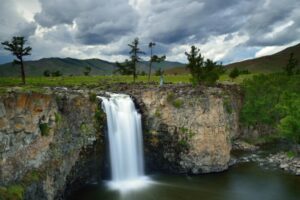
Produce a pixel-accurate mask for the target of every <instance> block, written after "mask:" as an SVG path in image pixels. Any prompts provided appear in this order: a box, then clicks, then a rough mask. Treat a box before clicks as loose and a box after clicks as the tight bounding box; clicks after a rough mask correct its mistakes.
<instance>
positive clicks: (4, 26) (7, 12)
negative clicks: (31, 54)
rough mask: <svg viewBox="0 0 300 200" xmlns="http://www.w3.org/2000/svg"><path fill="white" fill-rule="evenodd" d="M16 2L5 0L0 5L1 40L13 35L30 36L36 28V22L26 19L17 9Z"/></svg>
mask: <svg viewBox="0 0 300 200" xmlns="http://www.w3.org/2000/svg"><path fill="white" fill-rule="evenodd" d="M16 5H17V4H16V2H15V1H9V0H4V1H1V6H0V27H1V28H0V41H3V40H9V39H10V38H11V37H12V36H24V37H25V38H28V37H29V36H31V35H33V34H34V32H35V30H36V24H35V23H34V22H28V21H26V20H25V19H24V18H23V17H22V16H21V15H20V14H19V13H18V12H17V10H16Z"/></svg>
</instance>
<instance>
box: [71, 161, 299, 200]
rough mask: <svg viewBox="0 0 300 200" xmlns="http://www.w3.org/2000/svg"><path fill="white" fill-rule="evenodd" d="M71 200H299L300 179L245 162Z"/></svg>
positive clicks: (100, 189)
mask: <svg viewBox="0 0 300 200" xmlns="http://www.w3.org/2000/svg"><path fill="white" fill-rule="evenodd" d="M70 199H71V200H77V199H78V200H79V199H85V200H100V199H101V200H102V199H107V200H108V199H109V200H192V199H202V200H299V199H300V177H298V176H293V175H288V174H285V173H283V172H281V171H277V170H265V169H263V168H260V167H258V166H256V165H255V164H250V163H245V164H242V165H239V166H235V167H233V168H231V169H230V170H228V171H226V172H223V173H216V174H207V175H200V176H184V175H181V176H179V175H154V176H151V180H149V184H148V185H147V186H146V187H143V188H140V189H139V190H131V191H127V192H126V193H121V192H120V191H116V190H111V189H108V188H107V187H106V186H105V184H100V185H97V186H87V187H86V188H84V189H82V190H80V191H78V192H76V193H74V195H73V197H71V198H70Z"/></svg>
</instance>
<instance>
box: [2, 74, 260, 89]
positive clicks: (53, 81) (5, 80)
mask: <svg viewBox="0 0 300 200" xmlns="http://www.w3.org/2000/svg"><path fill="white" fill-rule="evenodd" d="M253 75H254V74H249V75H240V76H239V77H238V78H236V79H235V80H231V79H230V78H229V77H228V75H226V74H224V75H222V76H221V77H220V80H219V81H218V82H219V83H229V82H231V83H237V84H239V83H242V82H243V80H245V79H248V78H251V77H252V76H253ZM190 78H191V75H189V74H186V75H166V76H164V82H165V83H173V84H177V83H190ZM159 79H160V77H159V76H151V82H156V83H157V84H159ZM132 82H133V79H132V76H72V77H71V76H67V77H27V78H26V85H22V84H21V79H20V78H17V77H1V78H0V91H2V92H3V91H6V89H7V88H8V87H15V86H19V87H21V88H23V89H24V90H33V91H35V90H36V91H39V89H41V88H42V87H45V86H49V87H58V86H60V87H61V86H65V87H73V86H91V87H93V86H101V85H108V84H110V83H132ZM136 82H137V83H147V82H148V77H147V76H138V78H137V80H136Z"/></svg>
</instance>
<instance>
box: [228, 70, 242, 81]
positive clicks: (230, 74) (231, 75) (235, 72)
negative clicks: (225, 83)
mask: <svg viewBox="0 0 300 200" xmlns="http://www.w3.org/2000/svg"><path fill="white" fill-rule="evenodd" d="M239 75H240V71H239V70H238V68H236V67H235V68H233V69H232V70H231V71H230V73H229V77H230V78H231V79H235V78H236V77H238V76H239Z"/></svg>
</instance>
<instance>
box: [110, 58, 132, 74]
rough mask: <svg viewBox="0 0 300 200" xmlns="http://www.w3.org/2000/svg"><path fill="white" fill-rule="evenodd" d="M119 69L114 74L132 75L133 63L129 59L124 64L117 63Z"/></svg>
mask: <svg viewBox="0 0 300 200" xmlns="http://www.w3.org/2000/svg"><path fill="white" fill-rule="evenodd" d="M116 66H117V69H116V70H115V71H114V73H120V74H122V75H131V74H133V67H132V62H131V61H130V60H128V59H126V60H125V61H124V63H119V62H116Z"/></svg>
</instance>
